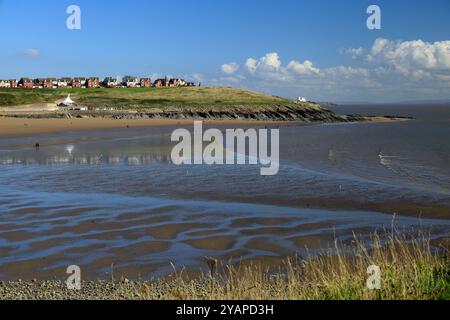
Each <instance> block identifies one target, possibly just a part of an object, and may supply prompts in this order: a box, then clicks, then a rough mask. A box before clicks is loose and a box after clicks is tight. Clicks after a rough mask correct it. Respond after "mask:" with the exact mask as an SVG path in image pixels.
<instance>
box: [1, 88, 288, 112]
mask: <svg viewBox="0 0 450 320" xmlns="http://www.w3.org/2000/svg"><path fill="white" fill-rule="evenodd" d="M69 93H70V94H71V97H72V99H73V100H74V101H75V102H77V103H78V104H81V105H85V106H88V107H113V108H117V109H123V110H127V109H130V110H140V109H154V108H158V109H164V108H167V107H186V108H198V109H202V108H203V107H205V108H207V107H208V108H211V107H214V108H221V107H226V106H242V107H251V106H256V105H275V104H286V103H292V102H291V101H289V100H287V99H282V98H278V97H273V96H268V95H264V94H261V93H256V92H251V91H248V90H243V89H234V88H224V87H180V88H123V89H106V88H99V89H34V90H23V89H0V107H2V106H19V105H26V104H35V103H52V102H55V101H57V100H60V99H64V98H65V97H67V95H68V94H69Z"/></svg>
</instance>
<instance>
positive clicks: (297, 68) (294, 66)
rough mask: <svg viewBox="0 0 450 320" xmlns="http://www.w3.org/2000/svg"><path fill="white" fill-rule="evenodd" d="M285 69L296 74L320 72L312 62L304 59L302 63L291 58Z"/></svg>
mask: <svg viewBox="0 0 450 320" xmlns="http://www.w3.org/2000/svg"><path fill="white" fill-rule="evenodd" d="M287 69H288V70H289V71H291V72H293V73H296V74H298V75H309V74H319V72H320V70H319V69H317V68H315V67H314V65H313V63H312V62H311V61H309V60H306V61H305V62H303V63H301V62H298V61H295V60H292V61H291V62H289V64H288V65H287Z"/></svg>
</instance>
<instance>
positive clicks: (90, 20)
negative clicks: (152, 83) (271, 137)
mask: <svg viewBox="0 0 450 320" xmlns="http://www.w3.org/2000/svg"><path fill="white" fill-rule="evenodd" d="M71 4H75V5H78V6H79V7H80V8H81V13H82V17H81V23H82V28H81V30H68V29H67V28H66V19H67V17H68V14H66V9H67V7H68V6H69V5H71ZM371 4H376V5H378V6H380V8H381V13H382V29H381V30H369V29H368V28H367V27H366V20H367V17H368V15H367V14H366V9H367V7H368V6H369V5H371ZM449 13H450V1H448V0H433V1H404V0H394V1H393V0H390V1H375V0H371V1H365V0H360V1H356V0H341V1H334V0H305V1H301V0H279V1H276V2H274V1H268V0H245V1H242V0H182V1H181V0H176V1H150V0H147V1H145V0H135V1H133V0H130V1H106V0H96V1H92V0H89V1H87V0H72V1H62V0H43V1H21V2H18V1H13V0H0V30H2V31H1V40H0V78H18V77H20V76H30V77H38V76H66V75H67V76H77V75H83V76H84V75H86V76H89V75H98V76H102V77H103V76H108V75H112V76H122V75H127V74H132V75H136V76H148V75H149V76H158V75H166V74H168V75H172V76H183V77H186V78H188V80H197V81H198V80H201V81H202V82H203V83H204V84H210V85H233V86H238V87H245V88H250V89H254V90H259V91H264V92H267V93H270V94H277V95H283V96H287V97H296V96H299V95H302V96H307V97H308V98H311V99H315V100H334V101H336V100H337V101H372V102H376V101H380V102H383V101H385V102H386V101H400V100H409V99H421V98H423V99H429V98H435V99H449V98H450V85H449V84H450V43H449V41H450V19H448V16H449ZM380 39H382V40H383V41H379V40H380ZM377 41H378V42H377ZM417 41H421V42H417ZM376 44H378V45H381V47H382V49H381V50H378V51H376V52H375V51H374V47H375V45H376ZM374 52H375V53H374ZM274 54H276V56H275V55H274ZM423 56H424V57H425V58H423ZM405 57H407V58H405ZM249 59H252V60H251V61H256V62H254V63H253V64H252V63H250V64H249V63H247V62H248V61H249ZM408 59H410V60H408ZM251 61H250V62H251ZM306 61H307V63H306V64H305V62H306ZM430 61H431V62H430ZM291 62H293V63H291ZM227 66H228V68H227ZM229 66H232V67H231V68H230V67H229ZM224 71H226V72H224ZM231 71H233V72H231ZM424 84H427V85H426V86H425V88H424ZM418 88H419V89H421V90H419V91H417V89H418Z"/></svg>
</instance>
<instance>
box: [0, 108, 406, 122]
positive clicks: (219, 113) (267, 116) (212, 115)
mask: <svg viewBox="0 0 450 320" xmlns="http://www.w3.org/2000/svg"><path fill="white" fill-rule="evenodd" d="M0 116H6V117H16V118H28V119H60V118H109V119H122V120H134V119H170V120H255V121H291V122H294V121H296V122H327V123H331V122H357V121H375V120H382V119H384V120H386V121H388V120H398V119H402V118H401V117H378V116H373V117H366V116H361V115H338V114H335V113H334V112H332V111H330V110H327V109H324V108H321V107H320V106H316V105H302V104H292V105H276V106H273V105H271V106H264V105H263V106H255V107H253V108H251V109H249V108H248V107H244V106H232V107H227V108H201V109H199V108H184V107H179V108H176V107H175V108H170V109H164V110H161V109H150V110H145V111H128V110H127V111H56V112H40V113H4V112H3V114H2V113H1V112H0Z"/></svg>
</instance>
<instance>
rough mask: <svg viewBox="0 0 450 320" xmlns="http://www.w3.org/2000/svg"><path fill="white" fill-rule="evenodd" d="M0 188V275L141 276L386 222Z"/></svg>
mask: <svg viewBox="0 0 450 320" xmlns="http://www.w3.org/2000/svg"><path fill="white" fill-rule="evenodd" d="M5 192H6V190H5V189H1V192H0V195H1V196H2V198H3V199H5V200H4V201H3V202H2V204H1V205H0V210H1V212H3V213H4V214H3V215H2V217H1V219H0V248H2V249H1V250H2V258H1V262H2V263H1V264H0V275H1V277H2V278H3V279H17V278H21V279H33V278H39V279H49V278H53V277H54V276H55V275H61V272H63V271H64V268H65V267H66V266H68V265H71V264H78V265H80V266H81V267H82V269H83V272H84V275H85V277H87V278H108V277H109V276H110V275H111V266H113V269H114V272H115V275H116V276H120V275H125V276H127V277H130V278H137V277H145V278H148V277H151V276H160V275H164V274H167V273H169V272H170V271H171V265H170V263H171V262H173V263H174V264H175V265H176V266H178V267H181V266H188V267H198V266H199V265H201V264H202V259H203V257H204V256H215V257H218V258H220V259H223V260H224V261H232V262H233V261H234V262H236V261H241V260H243V261H245V260H258V259H260V260H261V259H268V260H271V259H273V258H275V257H278V258H280V257H284V256H286V255H291V254H294V253H299V254H306V253H307V252H309V253H314V252H316V251H317V250H319V251H320V250H321V249H322V248H326V247H329V246H332V245H333V243H334V241H335V239H338V240H339V241H344V242H345V241H350V240H351V239H352V238H353V232H356V233H357V234H360V235H361V236H362V237H367V236H368V234H369V233H370V232H372V231H374V230H375V229H377V228H378V229H380V228H390V226H391V223H392V216H389V215H380V214H377V213H370V212H362V211H354V212H351V211H349V212H337V211H329V210H313V209H300V208H289V207H280V206H278V207H274V206H264V205H251V204H239V203H222V202H212V201H185V200H168V199H158V198H149V197H128V196H118V195H106V194H95V195H92V194H67V193H42V192H41V193H39V192H31V193H30V192H14V193H9V194H8V195H7V196H6V194H5ZM6 199H7V200H6ZM98 199H102V203H101V206H99V203H98ZM274 213H276V214H274ZM396 223H398V224H399V225H401V226H402V228H406V229H407V230H411V228H413V227H418V223H419V222H418V221H417V220H416V219H413V218H406V217H399V218H397V220H396ZM420 224H421V225H422V226H424V227H426V228H430V227H432V226H434V227H433V235H434V237H435V238H436V239H437V238H440V237H445V236H448V232H447V231H448V230H449V227H450V221H447V220H443V221H440V220H426V219H424V220H422V221H420ZM61 276H62V275H61Z"/></svg>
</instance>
